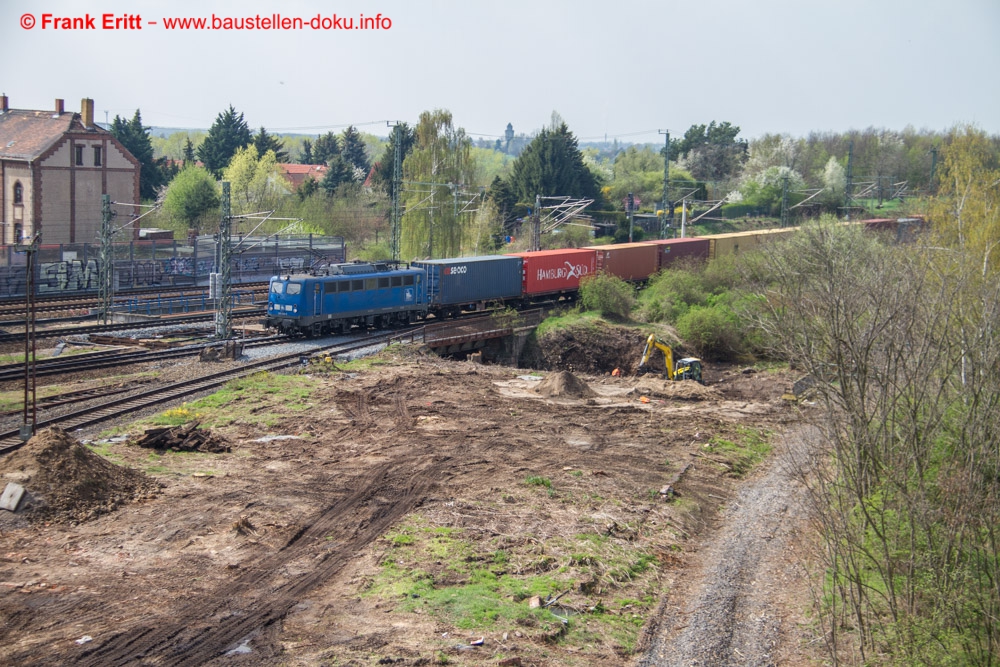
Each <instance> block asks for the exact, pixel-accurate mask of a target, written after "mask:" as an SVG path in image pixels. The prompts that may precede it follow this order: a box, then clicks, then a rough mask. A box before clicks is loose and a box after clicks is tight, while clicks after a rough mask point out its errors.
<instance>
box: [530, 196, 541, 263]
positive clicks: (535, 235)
mask: <svg viewBox="0 0 1000 667" xmlns="http://www.w3.org/2000/svg"><path fill="white" fill-rule="evenodd" d="M541 209H542V196H541V195H535V210H534V215H532V216H531V249H532V250H541V249H542V210H541Z"/></svg>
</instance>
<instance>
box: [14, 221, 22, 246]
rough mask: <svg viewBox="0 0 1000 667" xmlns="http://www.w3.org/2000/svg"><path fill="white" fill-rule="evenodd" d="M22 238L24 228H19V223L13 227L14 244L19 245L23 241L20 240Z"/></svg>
mask: <svg viewBox="0 0 1000 667" xmlns="http://www.w3.org/2000/svg"><path fill="white" fill-rule="evenodd" d="M23 236H24V228H23V227H21V223H17V224H15V225H14V243H20V242H21V241H22V240H23V239H22V237H23Z"/></svg>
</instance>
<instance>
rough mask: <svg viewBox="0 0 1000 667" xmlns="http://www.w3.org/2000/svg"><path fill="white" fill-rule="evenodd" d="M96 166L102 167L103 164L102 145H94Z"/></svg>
mask: <svg viewBox="0 0 1000 667" xmlns="http://www.w3.org/2000/svg"><path fill="white" fill-rule="evenodd" d="M94 166H95V167H100V166H101V147H100V146H94Z"/></svg>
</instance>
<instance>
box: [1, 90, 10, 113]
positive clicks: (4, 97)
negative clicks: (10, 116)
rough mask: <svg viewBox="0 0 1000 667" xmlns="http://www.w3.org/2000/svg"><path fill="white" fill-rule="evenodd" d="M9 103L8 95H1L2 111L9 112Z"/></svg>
mask: <svg viewBox="0 0 1000 667" xmlns="http://www.w3.org/2000/svg"><path fill="white" fill-rule="evenodd" d="M7 104H8V101H7V95H6V94H4V95H0V113H7V112H8V111H9V110H10V109H9V107H8V106H7Z"/></svg>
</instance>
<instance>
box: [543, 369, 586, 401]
mask: <svg viewBox="0 0 1000 667" xmlns="http://www.w3.org/2000/svg"><path fill="white" fill-rule="evenodd" d="M535 391H537V392H538V393H539V394H541V395H542V396H550V397H551V396H569V397H572V398H590V397H593V396H597V392H595V391H594V390H593V389H591V388H590V386H589V385H588V384H587V383H586V382H584V381H583V380H581V379H580V378H578V377H577V376H575V375H573V374H572V373H570V372H569V371H559V372H558V373H553V374H551V375H549V376H548V377H547V378H545V379H544V380H542V381H541V382H539V383H538V387H537V388H536V389H535Z"/></svg>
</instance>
